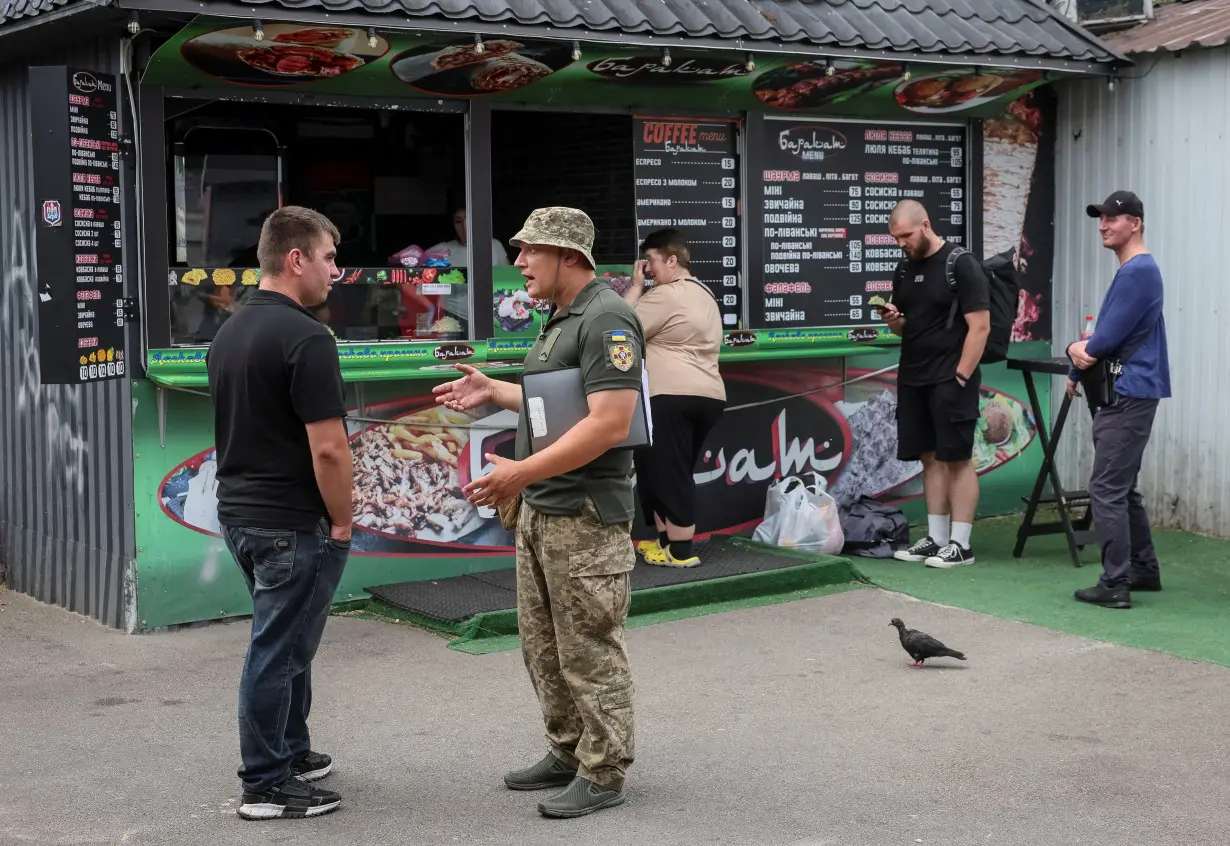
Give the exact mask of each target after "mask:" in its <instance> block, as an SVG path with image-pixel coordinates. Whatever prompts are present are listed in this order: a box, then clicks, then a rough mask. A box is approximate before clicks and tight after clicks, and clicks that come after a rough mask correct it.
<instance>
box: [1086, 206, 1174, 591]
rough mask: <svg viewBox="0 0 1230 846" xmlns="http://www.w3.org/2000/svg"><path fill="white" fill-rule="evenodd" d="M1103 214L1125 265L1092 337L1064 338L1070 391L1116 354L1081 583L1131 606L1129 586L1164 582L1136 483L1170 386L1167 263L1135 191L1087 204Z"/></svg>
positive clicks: (1099, 432) (1092, 482)
mask: <svg viewBox="0 0 1230 846" xmlns="http://www.w3.org/2000/svg"><path fill="white" fill-rule="evenodd" d="M1086 211H1087V213H1088V214H1089V216H1090V217H1094V218H1098V219H1099V221H1100V223H1099V226H1098V231H1099V232H1100V233H1101V236H1102V246H1104V247H1106V248H1107V249H1109V250H1114V251H1115V255H1116V256H1117V257H1118V259H1119V271H1118V272H1117V273H1116V274H1115V279H1114V281H1113V282H1112V283H1111V285H1110V290H1109V291H1107V292H1106V298H1105V299H1104V300H1103V301H1102V308H1101V310H1100V311H1099V312H1098V321H1097V328H1096V330H1095V331H1094V333H1093V337H1091V338H1088V339H1086V340H1083V341H1078V342H1076V343H1074V344H1070V345H1069V346H1068V358H1069V359H1071V361H1072V364H1073V366H1072V368H1071V370H1070V371H1069V373H1068V386H1067V392H1068V396H1070V397H1071V396H1079V394H1080V391H1079V389H1078V387H1077V386H1078V383H1079V382H1080V381H1081V380H1082V378H1083V377H1087V376H1088V375H1089V374H1092V373H1094V372H1095V371H1094V370H1093V368H1094V367H1095V366H1096V367H1101V364H1100V362H1102V361H1105V362H1119V363H1121V364H1122V372H1121V373H1120V375H1119V376H1118V377H1117V378H1116V379H1115V381H1114V388H1113V393H1112V396H1111V401H1110V403H1109V404H1108V405H1104V406H1102V407H1100V408H1098V409H1097V411H1096V413H1095V415H1094V419H1093V443H1094V459H1093V473H1092V475H1091V476H1090V479H1089V498H1090V501H1091V504H1092V507H1093V520H1094V524H1095V525H1096V527H1097V532H1098V541H1099V543H1100V544H1101V547H1102V577H1101V578H1100V579H1099V580H1098V584H1097V585H1095V586H1094V587H1091V588H1086V589H1084V590H1078V591H1077V592H1076V598H1077V599H1079V600H1080V601H1082V602H1089V603H1092V604H1094V605H1101V606H1104V607H1106V608H1131V607H1132V597H1131V592H1132V591H1133V590H1137V591H1156V590H1161V589H1162V581H1161V575H1160V571H1159V568H1158V562H1157V554H1156V553H1155V552H1154V549H1153V536H1152V534H1151V532H1150V531H1149V517H1148V514H1146V512H1145V507H1144V503H1143V502H1142V501H1141V497H1140V492H1139V491H1138V490H1137V489H1136V479H1137V476H1138V475H1139V474H1140V463H1141V459H1142V458H1143V456H1144V452H1145V447H1146V446H1147V445H1148V443H1149V436H1150V434H1151V433H1152V431H1153V419H1154V417H1155V416H1156V414H1157V406H1158V403H1159V401H1161V400H1163V399H1166V398H1167V397H1169V396H1170V361H1169V358H1168V356H1167V353H1166V322H1165V320H1164V318H1163V317H1162V302H1163V292H1162V273H1161V271H1160V270H1159V269H1158V266H1157V262H1155V261H1154V260H1153V256H1152V255H1150V254H1149V251H1148V250H1147V249H1146V248H1145V242H1144V229H1145V209H1144V204H1143V203H1141V201H1140V198H1139V197H1137V196H1136V195H1135V194H1133V193H1131V192H1130V191H1116V192H1115V193H1114V194H1111V195H1110V197H1108V198H1107V200H1106V202H1104V203H1102V204H1101V205H1091V206H1089V207H1088V208H1087V209H1086Z"/></svg>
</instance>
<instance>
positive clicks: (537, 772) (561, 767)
mask: <svg viewBox="0 0 1230 846" xmlns="http://www.w3.org/2000/svg"><path fill="white" fill-rule="evenodd" d="M576 775H577V768H576V767H570V766H569V765H568V764H565V763H564V762H563V761H561V760H560V759H559V758H556V757H555V756H554V755H552V754H551V753H550V752H548V753H547V757H545V758H543V759H542V760H541V761H539V762H538V763H537V764H535V765H534V766H532V767H526V768H525V769H524V770H513V771H512V772H510V773H505V775H504V784H505V785H506V786H507V787H508V789H509V790H546V789H547V788H548V787H563V786H564V785H566V784H569V783H570V782H571V781H572V780H573V779H574V778H576Z"/></svg>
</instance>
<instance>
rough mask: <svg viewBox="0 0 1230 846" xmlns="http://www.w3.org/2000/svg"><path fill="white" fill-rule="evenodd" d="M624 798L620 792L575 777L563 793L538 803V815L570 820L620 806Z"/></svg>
mask: <svg viewBox="0 0 1230 846" xmlns="http://www.w3.org/2000/svg"><path fill="white" fill-rule="evenodd" d="M624 798H625V797H624V792H623V791H622V790H608V789H607V788H605V787H603V786H602V785H600V784H595V783H594V782H592V781H590V780H589V779H587V778H582V777H581V776H577V777H576V778H575V779H573V781H572V784H570V785H568V789H567V790H565V791H564V792H563V793H561V794H559V795H558V796H552V797H551V798H550V799H548V800H546V801H545V802H539V803H538V813H540V814H542V815H543V816H544V817H557V818H560V819H572V818H573V817H583V816H585V815H586V814H592V813H593V812H594V811H601V810H602V809H603V808H614V807H615V806H616V805H622V804H623V803H624Z"/></svg>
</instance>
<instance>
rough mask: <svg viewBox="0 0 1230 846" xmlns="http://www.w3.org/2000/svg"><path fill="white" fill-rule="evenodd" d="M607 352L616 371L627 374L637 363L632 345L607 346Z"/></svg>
mask: <svg viewBox="0 0 1230 846" xmlns="http://www.w3.org/2000/svg"><path fill="white" fill-rule="evenodd" d="M606 351H607V354H608V355H610V357H611V364H613V365H615V369H616V370H622V371H623V372H624V373H627V372H628V371H629V370H631V369H632V365H633V364H635V363H636V354H635V353H633V352H632V345H631V344H607V347H606Z"/></svg>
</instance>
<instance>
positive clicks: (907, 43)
mask: <svg viewBox="0 0 1230 846" xmlns="http://www.w3.org/2000/svg"><path fill="white" fill-rule="evenodd" d="M66 2H69V0H0V24H2V23H3V22H4V21H5V20H6V19H12V18H17V17H22V16H30V15H34V14H38V13H39V12H40V11H45V10H46V9H48V8H51V7H54V6H58V5H61V4H64V3H66ZM78 2H86V0H78ZM6 3H7V4H9V5H8V6H5V4H6ZM120 5H121V6H128V5H129V4H127V3H124V2H121V4H120ZM131 5H132V6H133V7H143V8H159V9H164V10H166V11H182V12H190V13H195V14H218V15H224V16H235V15H236V14H245V13H246V14H254V13H256V12H255V10H256V9H258V8H259V7H261V6H266V7H268V6H277V7H280V9H284V10H286V14H287V16H288V17H290V16H292V15H291V14H290V13H293V12H294V11H311V12H317V13H319V12H325V13H331V14H337V13H342V12H347V11H351V12H355V13H358V14H369V15H388V16H391V17H392V16H396V17H397V18H399V23H400V24H402V25H404V24H405V17H407V16H408V17H410V18H420V19H435V20H442V21H456V22H466V21H471V22H482V23H484V24H516V25H521V26H528V27H543V28H546V27H555V28H561V29H572V30H577V31H578V33H577V34H578V37H580V38H584V31H588V32H593V33H629V34H637V33H646V34H653V35H655V36H679V37H684V38H705V39H720V40H728V39H744V40H745V41H760V42H776V43H779V44H783V45H788V44H791V43H798V44H808V45H810V46H813V47H832V48H834V49H847V50H850V49H855V50H876V51H892V52H905V53H922V54H928V53H930V54H936V55H940V54H945V55H950V56H951V55H958V56H966V55H968V56H972V57H979V56H985V57H988V58H990V57H1017V58H1026V57H1030V58H1035V59H1057V60H1066V61H1073V62H1086V63H1096V64H1107V63H1116V62H1118V61H1120V60H1121V57H1118V56H1116V55H1115V54H1114V53H1113V52H1112V51H1111V50H1108V49H1107V48H1106V46H1105V45H1104V44H1102V43H1101V42H1100V41H1098V39H1097V38H1096V37H1095V36H1093V35H1091V34H1090V33H1088V32H1087V31H1085V30H1083V29H1081V28H1080V27H1077V26H1076V25H1074V24H1073V23H1071V22H1070V21H1069V20H1068V19H1067V18H1065V17H1064V16H1063V15H1061V14H1059V13H1057V12H1055V11H1054V10H1052V9H1051V8H1049V7H1048V6H1047V5H1046V3H1045V2H1043V0H246V2H243V3H242V5H240V3H238V2H235V3H231V2H221V3H214V2H188V0H141V2H136V3H132V4H131ZM4 9H9V10H11V11H3V10H4ZM268 14H269V16H270V17H275V16H277V15H278V14H279V13H277V12H274V11H272V10H271V11H270V12H268Z"/></svg>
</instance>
